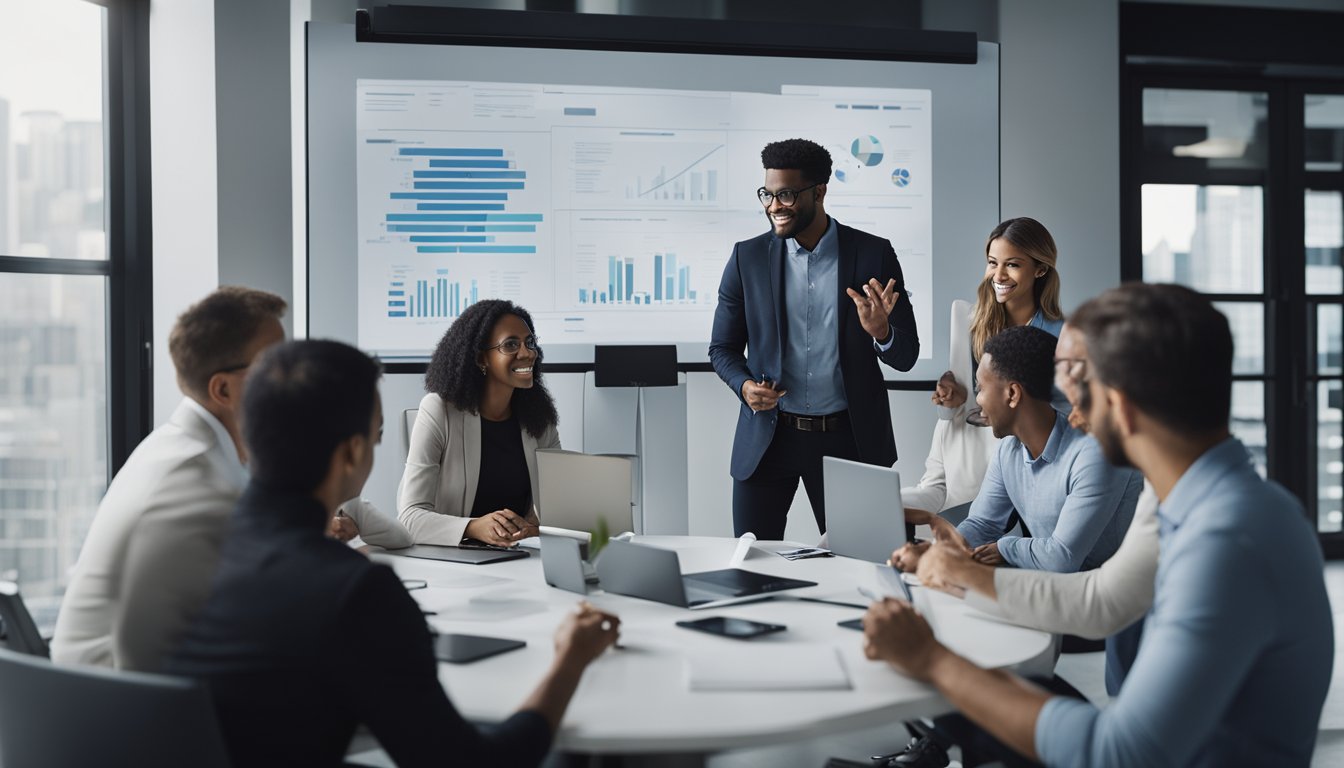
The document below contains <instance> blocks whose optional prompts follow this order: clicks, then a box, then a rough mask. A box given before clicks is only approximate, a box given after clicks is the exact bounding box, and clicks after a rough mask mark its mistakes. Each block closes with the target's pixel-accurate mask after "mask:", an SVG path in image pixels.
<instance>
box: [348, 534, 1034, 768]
mask: <svg viewBox="0 0 1344 768" xmlns="http://www.w3.org/2000/svg"><path fill="white" fill-rule="evenodd" d="M635 541H636V542H637V543H641V544H649V545H652V546H657V547H663V548H667V549H675V550H676V551H677V552H678V554H679V556H680V559H681V569H682V572H683V573H691V572H694V571H707V570H716V569H720V568H725V567H728V561H729V558H730V557H731V555H732V552H733V549H734V547H735V545H736V543H737V542H736V540H734V539H726V538H722V539H721V538H709V537H686V536H640V537H637V538H636V539H635ZM789 546H797V545H796V544H790V543H786V542H757V543H756V545H755V546H754V547H753V551H752V553H751V556H750V557H748V559H747V560H746V562H745V563H744V564H743V566H742V567H744V568H746V569H748V570H754V571H759V572H761V573H768V574H774V575H779V576H789V577H794V578H799V579H806V580H808V581H815V582H817V583H818V586H816V587H809V588H806V589H800V590H790V591H789V592H784V593H778V594H777V595H776V597H775V598H774V599H771V600H766V601H762V602H757V603H750V604H745V605H735V606H729V607H724V608H718V609H704V610H697V611H691V610H687V609H683V608H676V607H673V606H668V605H663V604H661V603H654V602H650V601H646V600H639V599H635V598H630V597H624V596H621V595H613V594H606V593H604V592H600V591H597V592H594V593H592V594H590V595H588V596H587V598H586V599H587V600H588V601H589V602H591V603H593V604H594V605H596V606H598V607H599V608H602V609H603V610H607V611H610V612H612V613H615V614H617V615H619V616H620V617H621V643H620V644H621V645H622V646H623V647H622V648H620V649H612V650H610V651H608V652H607V653H605V654H603V656H602V657H600V658H599V659H597V660H596V661H595V662H594V663H593V664H592V665H591V666H590V667H589V668H588V670H587V672H585V673H584V676H583V680H582V683H581V684H580V686H579V689H578V691H577V693H576V694H575V696H574V700H573V701H572V702H571V704H570V706H569V710H568V711H567V713H566V715H565V720H564V724H563V726H562V728H561V730H560V732H559V733H558V734H557V736H556V740H555V748H556V749H558V750H562V751H565V752H572V753H582V754H597V755H657V754H667V755H671V754H678V755H687V756H690V755H708V754H712V753H715V752H719V751H722V750H727V749H736V748H744V747H756V746H768V745H778V744H780V743H782V742H789V741H797V740H802V739H808V738H812V737H816V736H820V735H833V734H836V733H840V732H844V731H847V730H854V729H860V728H869V727H874V726H879V725H882V724H887V723H890V724H892V726H893V728H895V727H896V725H897V724H898V723H899V722H900V721H902V720H906V719H911V718H915V717H926V716H932V715H936V714H941V713H944V712H947V711H949V709H950V707H949V706H948V704H947V702H946V701H944V700H943V698H942V697H941V696H940V695H939V694H938V693H937V692H936V691H935V690H934V689H933V688H931V687H929V686H927V685H924V684H922V683H918V682H915V681H914V680H911V679H909V678H907V677H905V676H903V675H901V674H899V673H897V672H896V671H895V670H893V669H892V668H891V667H890V666H888V665H887V664H885V663H882V662H874V661H869V660H868V659H866V658H864V655H863V649H862V634H861V633H859V632H856V631H854V630H851V629H847V628H843V627H839V626H837V624H836V623H837V622H838V621H842V620H845V619H853V618H858V617H859V616H861V615H862V613H863V610H862V609H861V608H857V607H845V606H836V605H827V604H821V603H814V602H804V601H799V600H795V599H792V598H793V597H798V596H806V597H813V598H822V599H833V600H837V601H841V602H846V603H852V604H854V605H864V604H866V603H867V602H868V601H867V600H866V599H865V598H864V597H863V596H862V595H860V594H859V593H858V591H857V589H856V586H857V585H863V586H867V587H870V588H872V587H874V586H876V580H875V575H874V566H873V564H871V563H867V562H863V561H859V560H851V559H849V558H842V557H832V558H814V559H809V560H798V561H788V560H785V559H784V558H782V557H780V556H778V555H776V554H774V550H776V549H783V548H786V547H789ZM374 558H375V559H376V560H378V561H379V562H384V563H387V564H389V565H391V566H392V567H393V568H394V569H395V570H396V571H397V573H398V575H400V576H401V577H402V578H407V579H424V580H425V581H427V582H428V587H427V588H425V589H417V590H414V591H412V592H411V595H412V596H414V597H415V598H416V600H417V601H418V602H419V603H420V605H421V607H422V608H424V609H425V610H427V611H434V612H435V615H431V616H429V617H428V620H429V622H430V624H431V625H432V626H434V627H435V628H436V629H437V630H438V631H439V632H457V633H463V634H475V635H487V636H493V637H505V638H512V639H518V640H525V641H526V642H527V647H526V648H523V649H520V650H516V651H510V652H508V653H505V654H502V655H499V656H495V657H492V658H488V659H483V660H480V661H476V662H473V663H470V664H461V665H458V664H446V663H443V664H440V665H439V679H440V680H441V681H442V682H443V686H444V688H445V690H447V692H448V695H449V697H450V698H451V699H452V701H453V704H454V705H455V706H456V707H457V708H458V709H459V710H460V711H461V712H462V713H463V715H464V716H465V717H467V718H468V719H471V720H473V721H476V722H498V721H501V720H504V719H505V718H507V717H508V716H509V715H510V714H512V713H513V712H514V711H515V710H517V708H518V706H519V704H521V703H522V701H523V700H524V699H525V698H526V697H527V695H528V694H529V693H530V692H531V691H532V690H533V688H534V687H535V686H536V683H537V681H538V680H540V679H541V676H542V674H543V673H544V672H545V670H546V669H547V667H548V666H549V665H550V663H551V661H552V659H553V657H554V643H553V640H552V638H553V635H554V632H555V628H556V627H557V626H558V625H559V624H560V622H561V621H562V620H563V619H564V616H565V613H566V612H567V611H571V610H573V608H574V606H575V605H576V604H577V603H578V602H579V600H581V599H585V598H582V597H580V596H579V595H577V594H575V593H572V592H566V591H564V590H560V589H556V588H553V587H549V586H547V585H546V582H545V580H544V579H543V577H542V570H541V557H540V553H538V552H536V551H535V550H534V551H533V553H532V556H531V557H529V558H526V559H522V560H513V561H509V562H503V563H492V564H489V565H462V564H456V563H445V562H440V561H435V560H420V559H414V558H408V557H395V556H389V555H383V554H376V555H374ZM916 589H919V588H916ZM928 599H929V603H928V605H929V606H930V608H931V612H932V614H933V624H934V628H935V631H936V633H937V635H938V637H939V638H940V639H941V640H942V642H944V643H945V644H947V645H948V646H949V647H950V648H952V649H953V650H954V651H956V652H957V653H960V654H961V655H963V656H965V657H967V658H968V659H970V660H971V661H973V662H975V663H977V664H979V665H981V666H985V667H1009V668H1016V669H1019V670H1021V671H1023V672H1029V673H1037V674H1041V673H1044V674H1048V673H1049V671H1050V669H1051V668H1052V667H1053V664H1054V653H1053V639H1052V637H1051V635H1049V634H1046V633H1044V632H1038V631H1035V630H1030V629H1024V628H1021V627H1016V626H1011V625H1009V624H1006V623H1004V622H1002V621H1001V620H997V619H994V618H991V617H989V616H986V615H985V614H983V613H981V612H979V611H976V610H975V609H973V608H971V607H969V606H967V605H966V604H965V603H964V602H963V601H962V600H960V599H957V598H955V597H952V596H950V595H946V594H943V593H941V592H936V591H933V590H929V595H928ZM704 616H732V617H738V618H745V619H754V620H757V621H764V622H770V623H776V624H784V625H787V626H788V630H787V631H784V632H779V633H775V634H771V635H764V636H761V637H758V638H755V639H751V640H734V639H730V638H724V637H719V636H716V635H710V634H706V633H703V632H695V631H691V630H688V629H684V628H682V627H678V626H675V622H677V621H679V620H685V619H695V618H701V617H704ZM802 642H805V643H824V644H830V645H832V646H834V647H835V648H836V649H838V651H839V653H840V657H841V661H842V663H843V665H844V667H845V668H846V671H847V672H848V675H849V679H850V682H851V684H852V690H820V691H818V690H798V691H794V690H787V691H731V692H722V691H718V692H697V691H691V690H689V689H688V686H687V683H686V680H685V669H684V658H685V657H686V656H688V655H691V654H714V653H715V652H716V651H722V650H724V649H730V650H738V649H741V648H742V646H743V644H757V645H761V646H764V645H769V644H777V643H802Z"/></svg>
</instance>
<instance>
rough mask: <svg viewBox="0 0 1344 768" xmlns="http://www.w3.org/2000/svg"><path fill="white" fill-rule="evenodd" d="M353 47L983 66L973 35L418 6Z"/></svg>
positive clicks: (378, 10) (363, 32)
mask: <svg viewBox="0 0 1344 768" xmlns="http://www.w3.org/2000/svg"><path fill="white" fill-rule="evenodd" d="M355 39H356V40H358V41H359V42H361V43H364V42H370V43H421V44H438V45H484V46H510V47H528V48H570V49H583V50H603V51H643V52H664V53H703V54H723V55H730V56H803V57H807V58H824V59H860V60H870V61H922V62H933V63H943V64H975V63H976V61H977V59H978V54H977V50H976V36H975V33H974V32H945V31H934V30H921V29H896V28H880V27H850V26H838V25H827V24H809V25H801V24H792V23H783V22H766V21H751V22H745V21H727V20H719V19H686V18H659V17H652V16H617V15H611V14H596V13H559V12H552V11H502V10H494V9H485V8H444V7H428V6H418V5H385V6H378V7H375V8H373V9H362V8H361V9H359V10H358V11H356V12H355Z"/></svg>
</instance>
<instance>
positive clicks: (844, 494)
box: [821, 456, 905, 563]
mask: <svg viewBox="0 0 1344 768" xmlns="http://www.w3.org/2000/svg"><path fill="white" fill-rule="evenodd" d="M821 482H822V487H823V488H824V489H825V496H826V541H827V547H828V548H829V549H830V550H831V551H832V552H834V553H835V554H837V555H840V556H842V557H852V558H855V559H857V560H868V561H869V562H874V563H885V562H887V558H889V557H891V553H892V552H894V551H896V550H897V549H900V548H901V547H902V546H904V545H905V507H904V506H903V505H902V504H901V476H900V474H899V473H898V472H897V471H896V470H895V469H892V468H891V467H878V466H874V465H872V464H863V463H860V462H857V461H846V460H845V459H837V458H835V457H833V456H824V457H822V459H821Z"/></svg>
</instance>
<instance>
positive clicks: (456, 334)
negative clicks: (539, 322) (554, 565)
mask: <svg viewBox="0 0 1344 768" xmlns="http://www.w3.org/2000/svg"><path fill="white" fill-rule="evenodd" d="M541 358H542V354H541V347H540V345H538V343H537V337H536V333H535V330H534V326H533V324H532V316H531V315H530V314H528V312H527V310H525V309H523V308H522V307H519V306H517V305H516V304H514V303H513V302H510V301H505V300H503V299H486V300H484V301H480V302H477V303H475V304H473V305H471V306H470V307H467V309H465V310H464V311H463V312H462V314H461V315H460V316H459V317H458V318H457V320H456V321H454V322H453V324H452V326H451V327H449V328H448V331H447V332H446V333H444V335H443V338H442V339H441V340H440V341H439V344H438V347H436V348H435V350H434V355H433V357H432V358H431V359H430V363H429V370H428V371H426V372H425V390H426V391H427V392H428V394H426V395H425V397H424V398H423V399H422V400H421V401H420V410H419V412H418V413H417V414H416V418H415V425H414V427H412V429H411V439H410V450H409V452H408V453H407V456H406V471H405V473H404V474H403V475H402V478H401V486H400V487H399V488H398V489H397V517H398V519H400V520H401V522H402V524H404V525H405V526H406V528H407V529H409V530H410V532H411V536H412V537H413V538H414V540H415V541H416V542H417V543H420V544H440V545H446V546H454V545H457V544H459V543H460V542H461V541H462V540H463V539H464V538H466V539H475V540H477V541H482V542H485V543H487V544H497V545H507V544H512V543H514V542H516V541H518V540H519V539H522V538H525V537H527V536H533V535H536V533H537V511H536V501H537V462H536V451H537V449H538V448H559V447H560V436H559V433H557V432H556V423H557V422H558V421H559V417H558V415H557V414H556V410H555V401H554V400H553V399H552V398H551V394H550V392H548V391H547V390H546V386H545V385H544V384H543V383H542V377H541Z"/></svg>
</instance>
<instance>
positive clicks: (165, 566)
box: [51, 286, 286, 670]
mask: <svg viewBox="0 0 1344 768" xmlns="http://www.w3.org/2000/svg"><path fill="white" fill-rule="evenodd" d="M285 309H286V304H285V301H284V299H282V298H280V297H279V296H276V295H275V294H272V293H267V292H265V291H258V290H253V289H250V288H242V287H236V286H227V287H223V288H220V289H219V290H217V291H215V292H214V293H212V294H210V295H209V296H207V297H205V298H204V299H202V300H201V301H199V302H197V303H196V304H194V305H193V306H191V307H190V308H189V309H187V311H186V312H184V313H182V315H181V316H180V317H179V318H178V319H177V323H176V325H174V326H173V331H172V334H171V335H170V336H169V337H168V348H169V352H170V354H171V356H172V358H173V367H174V368H175V369H176V370H177V383H178V386H179V387H180V388H181V390H182V392H183V394H184V395H185V397H183V398H182V402H181V403H180V404H179V405H178V406H177V408H176V410H174V411H173V415H172V416H171V417H170V418H169V419H168V422H167V423H166V424H164V425H162V426H160V427H159V428H157V429H155V430H154V431H153V432H151V433H150V434H149V436H147V437H146V438H145V439H144V440H143V441H142V442H141V443H140V445H139V446H138V447H137V448H136V449H135V451H134V452H133V453H132V454H131V456H130V458H128V459H127V460H126V464H125V466H123V467H122V468H121V471H120V472H118V473H117V476H116V477H115V478H114V479H113V480H112V483H111V485H109V486H108V489H107V494H106V495H105V496H104V497H103V501H102V503H101V504H99V505H98V512H97V514H96V515H95V517H94V520H93V526H92V527H91V528H90V530H89V535H88V538H87V539H85V541H84V548H83V549H82V550H81V552H80V555H79V560H78V562H76V563H75V567H74V570H73V572H72V574H71V579H70V587H69V589H67V590H66V593H65V598H64V600H63V601H62V604H61V612H60V615H59V616H58V617H57V620H56V636H55V637H54V638H53V640H52V643H51V657H52V660H53V661H55V662H56V663H58V664H91V665H98V666H110V667H117V668H122V669H139V670H155V669H157V668H158V666H159V661H160V659H161V658H162V656H163V654H164V653H165V652H166V651H167V650H169V648H170V647H171V644H172V643H173V642H174V641H175V639H176V637H177V635H178V634H179V633H180V632H181V631H182V629H184V628H185V626H186V623H187V621H188V619H189V618H190V616H191V614H193V613H194V612H195V610H196V609H197V608H198V607H199V606H200V605H201V604H202V602H203V601H204V599H205V597H206V596H207V595H208V593H209V587H210V580H211V578H212V577H213V575H214V571H215V565H216V563H217V561H218V556H219V546H220V543H221V541H222V540H223V537H224V532H225V528H226V525H227V522H228V518H229V514H230V512H231V511H232V510H233V507H234V504H235V503H236V502H237V500H238V497H239V495H240V494H241V493H242V490H243V487H244V486H245V485H246V484H247V470H246V469H245V467H244V464H245V462H246V452H245V450H244V448H243V440H242V431H241V426H240V424H239V414H240V413H241V410H242V398H243V389H244V384H245V382H246V380H247V373H248V369H249V368H250V367H251V365H252V361H253V360H254V359H256V357H257V355H258V354H259V353H260V352H261V351H262V350H264V349H266V348H267V347H269V346H271V345H272V344H276V343H278V342H280V341H283V340H284V337H285V330H284V327H283V326H282V325H281V324H280V319H281V318H282V317H284V314H285Z"/></svg>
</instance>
